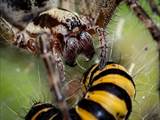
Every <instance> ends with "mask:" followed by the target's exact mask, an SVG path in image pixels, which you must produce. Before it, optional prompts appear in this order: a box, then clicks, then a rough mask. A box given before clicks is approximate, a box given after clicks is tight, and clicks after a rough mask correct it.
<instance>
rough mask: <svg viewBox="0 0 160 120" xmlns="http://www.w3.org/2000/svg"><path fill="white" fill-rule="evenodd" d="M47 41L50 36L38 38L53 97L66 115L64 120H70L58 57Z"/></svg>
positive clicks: (42, 35) (43, 35)
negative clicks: (62, 89) (63, 92)
mask: <svg viewBox="0 0 160 120" xmlns="http://www.w3.org/2000/svg"><path fill="white" fill-rule="evenodd" d="M47 39H48V36H47V35H46V34H41V35H40V36H39V37H38V41H39V44H40V46H39V47H40V54H41V56H42V58H43V61H44V63H45V67H46V69H47V73H48V82H49V86H50V90H51V92H52V93H53V96H55V98H56V101H57V103H58V106H59V107H60V109H61V111H62V113H63V115H64V120H68V119H69V114H68V108H67V104H66V101H65V99H64V96H63V94H62V91H61V88H62V84H61V80H60V73H59V70H58V65H57V62H56V56H55V54H52V52H51V51H50V44H49V40H47Z"/></svg>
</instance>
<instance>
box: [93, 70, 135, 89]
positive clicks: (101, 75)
mask: <svg viewBox="0 0 160 120" xmlns="http://www.w3.org/2000/svg"><path fill="white" fill-rule="evenodd" d="M110 74H117V75H121V76H123V77H125V78H127V79H128V80H130V81H131V82H132V84H133V85H134V87H135V84H134V82H133V80H132V77H131V76H130V75H128V73H126V72H125V71H123V70H120V69H107V70H105V71H103V72H101V73H100V74H98V75H97V76H95V77H94V78H93V80H92V82H91V84H92V83H93V82H94V81H96V80H98V79H99V78H101V77H103V76H106V75H110Z"/></svg>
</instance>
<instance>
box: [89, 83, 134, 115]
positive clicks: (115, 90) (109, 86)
mask: <svg viewBox="0 0 160 120" xmlns="http://www.w3.org/2000/svg"><path fill="white" fill-rule="evenodd" d="M97 90H101V91H102V90H103V91H107V92H109V93H111V94H113V95H115V96H117V97H118V98H120V99H121V100H124V101H125V103H126V106H127V110H128V114H127V116H128V115H129V114H130V113H131V111H132V102H131V98H130V96H129V95H128V93H127V92H126V91H125V90H124V89H122V88H121V87H119V86H117V85H115V84H113V83H101V84H98V85H95V86H93V87H91V88H90V89H89V90H88V91H89V92H93V91H97Z"/></svg>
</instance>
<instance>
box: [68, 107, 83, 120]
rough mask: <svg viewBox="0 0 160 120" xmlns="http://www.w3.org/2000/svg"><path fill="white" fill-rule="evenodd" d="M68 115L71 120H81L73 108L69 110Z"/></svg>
mask: <svg viewBox="0 0 160 120" xmlns="http://www.w3.org/2000/svg"><path fill="white" fill-rule="evenodd" d="M69 113H70V114H69V115H70V118H71V120H82V119H81V117H80V116H79V115H78V114H77V112H76V110H75V108H72V109H70V110H69Z"/></svg>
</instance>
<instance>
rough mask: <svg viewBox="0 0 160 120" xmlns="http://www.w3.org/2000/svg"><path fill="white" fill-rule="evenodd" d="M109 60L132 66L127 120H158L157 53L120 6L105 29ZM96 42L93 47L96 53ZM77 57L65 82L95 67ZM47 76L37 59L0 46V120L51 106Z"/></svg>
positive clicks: (13, 119) (141, 28)
mask: <svg viewBox="0 0 160 120" xmlns="http://www.w3.org/2000/svg"><path fill="white" fill-rule="evenodd" d="M141 5H142V6H143V7H144V8H145V10H146V11H147V12H148V13H149V15H150V16H151V17H152V18H153V20H154V22H156V23H157V25H158V26H159V27H160V18H158V17H157V16H156V15H154V14H152V12H151V10H150V9H149V6H148V4H147V3H146V2H145V1H143V0H142V1H141ZM107 33H108V34H107V35H108V40H109V47H110V55H109V56H110V60H112V61H116V62H118V63H120V64H122V65H124V66H125V67H126V68H127V69H130V68H131V66H134V68H133V70H132V73H131V74H132V76H133V78H134V81H135V83H136V90H137V92H136V97H135V98H134V99H133V112H132V114H131V116H130V118H129V120H160V108H159V99H158V91H157V89H158V71H159V70H158V52H157V48H156V47H157V45H156V43H155V42H154V41H153V40H152V37H151V36H150V34H149V32H148V31H147V30H146V29H145V27H144V25H143V24H142V23H141V22H140V21H139V20H138V19H137V18H136V17H135V16H134V14H133V13H132V12H131V11H130V10H129V9H128V8H127V7H126V5H124V4H122V5H120V7H119V8H118V9H117V10H116V12H115V15H114V16H113V18H112V20H111V22H110V24H109V26H108V28H107ZM97 43H98V41H97V39H96V37H95V40H94V45H95V47H96V48H97V51H98V45H97ZM97 57H98V53H97V54H96V55H95V57H94V59H93V60H92V61H90V62H89V64H88V63H86V62H84V61H83V59H81V57H79V59H78V62H79V65H78V66H77V67H75V68H70V67H68V66H66V78H67V81H69V80H73V79H77V80H79V78H80V77H81V76H82V73H83V72H84V69H87V68H88V67H89V66H90V65H92V64H94V63H95V61H96V60H97ZM46 81H47V73H46V70H45V68H44V65H43V61H42V60H41V59H40V58H39V56H35V55H31V54H29V53H27V52H25V51H24V50H20V49H18V48H15V47H14V46H11V45H7V44H5V43H3V42H0V120H21V119H23V117H24V116H25V114H26V112H27V111H28V110H29V108H30V107H31V105H32V104H33V103H34V102H38V101H42V102H43V101H45V102H51V94H50V92H49V89H48V84H47V82H46Z"/></svg>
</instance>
